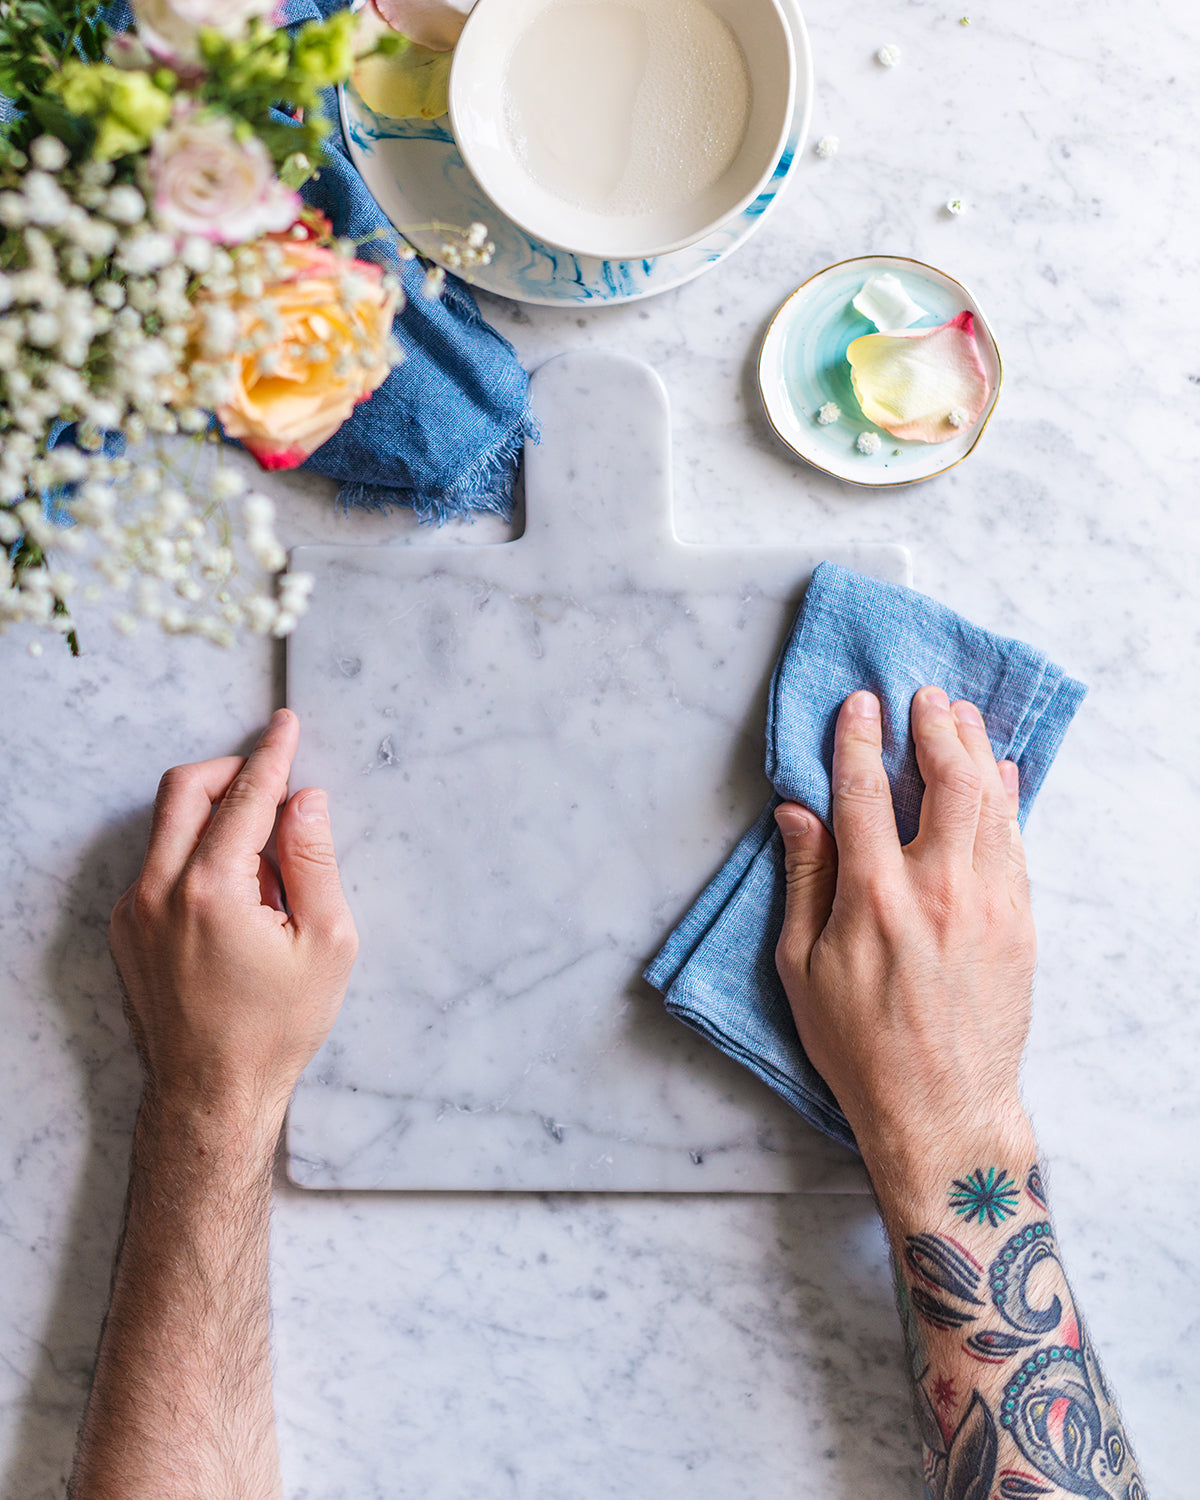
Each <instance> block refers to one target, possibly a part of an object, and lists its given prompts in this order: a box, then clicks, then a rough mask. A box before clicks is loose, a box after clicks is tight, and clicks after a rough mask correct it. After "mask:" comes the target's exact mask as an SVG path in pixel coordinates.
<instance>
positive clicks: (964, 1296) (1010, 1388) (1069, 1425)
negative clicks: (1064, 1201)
mask: <svg viewBox="0 0 1200 1500" xmlns="http://www.w3.org/2000/svg"><path fill="white" fill-rule="evenodd" d="M1020 1180H1021V1179H1020V1177H1019V1176H1017V1177H1014V1176H1013V1175H1012V1174H1011V1173H1010V1172H1009V1171H1008V1170H1007V1169H1005V1168H1004V1167H999V1166H988V1167H975V1168H974V1169H972V1170H971V1171H970V1172H967V1173H965V1174H964V1175H963V1176H962V1177H958V1178H955V1179H954V1181H953V1182H952V1183H951V1184H950V1186H949V1189H948V1193H947V1200H946V1204H947V1212H946V1215H945V1218H944V1221H943V1225H942V1229H941V1230H940V1231H938V1232H931V1231H925V1232H923V1233H919V1234H909V1235H907V1236H905V1237H904V1238H903V1242H902V1245H901V1246H900V1254H899V1255H898V1257H897V1262H896V1287H897V1299H898V1302H899V1306H900V1316H901V1319H902V1321H903V1323H904V1328H905V1338H906V1342H907V1344H908V1349H909V1355H910V1358H911V1360H912V1370H913V1379H914V1382H915V1387H916V1403H917V1421H918V1425H919V1427H920V1431H921V1439H922V1447H923V1454H924V1467H925V1483H926V1488H927V1494H928V1496H929V1497H931V1500H1038V1497H1041V1496H1048V1497H1052V1500H1053V1497H1067V1496H1075V1495H1079V1496H1084V1497H1087V1500H1145V1489H1144V1488H1143V1485H1142V1481H1141V1478H1140V1477H1139V1475H1138V1472H1137V1466H1136V1463H1135V1460H1134V1457H1133V1454H1132V1452H1131V1451H1130V1448H1129V1444H1128V1442H1127V1441H1126V1438H1125V1433H1124V1429H1123V1427H1122V1424H1121V1418H1120V1414H1119V1413H1118V1411H1117V1408H1116V1405H1115V1403H1114V1402H1113V1399H1112V1396H1111V1395H1110V1394H1109V1390H1108V1387H1107V1386H1106V1385H1105V1383H1104V1376H1103V1375H1102V1374H1101V1371H1100V1366H1099V1364H1098V1362H1097V1360H1096V1357H1095V1353H1094V1351H1093V1349H1092V1346H1091V1343H1090V1341H1089V1340H1088V1338H1087V1335H1086V1333H1085V1331H1084V1327H1083V1323H1082V1321H1081V1320H1080V1318H1079V1316H1078V1314H1077V1312H1076V1310H1075V1305H1074V1302H1073V1300H1072V1297H1071V1289H1070V1287H1069V1286H1068V1285H1067V1279H1066V1276H1065V1274H1064V1272H1063V1268H1062V1262H1061V1260H1060V1259H1059V1254H1058V1246H1057V1243H1056V1241H1055V1237H1054V1229H1053V1227H1052V1225H1051V1224H1050V1221H1049V1219H1048V1218H1046V1217H1045V1214H1046V1195H1045V1191H1044V1189H1043V1187H1042V1179H1041V1175H1040V1173H1039V1171H1038V1169H1037V1167H1036V1166H1033V1167H1031V1168H1030V1169H1029V1171H1028V1173H1027V1174H1026V1176H1025V1182H1024V1190H1023V1191H1022V1189H1021V1188H1020V1187H1019V1186H1018V1183H1019V1182H1020Z"/></svg>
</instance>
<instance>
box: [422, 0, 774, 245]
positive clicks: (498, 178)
mask: <svg viewBox="0 0 1200 1500" xmlns="http://www.w3.org/2000/svg"><path fill="white" fill-rule="evenodd" d="M571 3H573V0H477V3H476V5H475V8H474V9H473V10H472V12H471V14H470V15H469V16H468V18H467V23H466V25H465V27H464V28H463V32H462V36H461V37H460V38H459V41H458V45H457V46H456V48H455V51H454V62H453V65H452V68H451V73H450V122H451V125H452V127H453V130H454V137H455V140H456V141H457V143H458V148H459V151H460V152H461V153H462V156H463V158H464V160H465V161H466V164H467V166H468V168H469V169H470V171H471V173H472V175H473V176H474V177H475V179H476V180H477V182H478V183H479V185H480V187H481V188H482V189H483V190H484V192H485V193H486V194H487V195H488V197H489V198H490V199H491V200H492V202H493V203H495V204H496V206H497V207H498V208H500V209H501V210H502V211H503V212H504V213H505V214H507V215H508V217H509V218H510V219H512V220H513V221H514V222H515V223H517V224H518V225H520V227H521V228H522V229H524V230H525V231H526V233H527V234H529V235H531V236H533V237H534V238H535V239H539V240H543V241H545V242H546V243H547V244H549V245H554V246H557V247H559V248H560V249H564V250H569V251H572V252H573V253H574V254H576V255H584V256H596V257H598V258H600V259H602V260H618V261H619V260H649V259H651V258H653V257H654V256H657V255H667V254H669V253H670V252H672V251H675V250H681V249H683V248H684V247H685V246H687V245H692V244H695V243H696V241H697V240H700V239H703V238H704V237H705V236H706V235H708V234H711V233H712V231H713V230H715V229H716V228H718V227H719V226H720V225H721V224H723V223H725V222H726V221H727V220H728V219H731V218H732V217H733V216H734V215H736V214H738V213H740V212H741V211H742V210H743V209H744V208H745V207H746V206H747V204H749V203H751V202H753V200H754V199H755V197H757V195H758V194H759V193H760V192H761V191H762V189H763V188H764V187H765V186H766V184H767V182H768V181H769V180H770V177H771V174H772V172H773V171H774V169H775V166H776V163H777V162H778V161H779V157H780V154H781V153H782V151H783V149H784V147H785V145H786V143H787V135H788V127H789V124H790V121H791V116H792V107H793V99H794V94H795V88H796V76H795V75H796V59H795V50H794V48H793V45H792V35H791V30H790V28H789V26H788V24H787V21H786V19H785V17H784V15H783V13H782V11H781V10H780V7H779V4H778V0H705V4H706V5H707V7H708V9H709V10H710V11H712V12H713V13H714V14H715V15H716V16H718V17H719V18H720V19H721V20H722V21H724V22H725V24H726V26H728V28H729V30H730V31H731V32H732V33H733V35H734V37H735V38H736V40H737V42H738V45H739V46H740V48H741V51H742V56H743V58H744V60H745V63H746V69H747V73H748V75H749V82H750V91H751V97H750V106H749V115H748V119H747V123H746V130H745V134H744V136H743V137H742V142H741V146H740V147H739V148H738V150H737V153H736V155H735V156H734V158H733V160H732V161H731V163H730V164H729V166H728V167H727V168H726V170H725V171H724V172H723V173H722V175H721V176H720V178H718V180H717V181H716V182H714V183H713V184H712V185H711V186H710V187H708V188H707V189H705V190H704V191H703V192H701V193H700V194H699V195H698V196H696V197H692V198H689V199H687V200H686V201H685V202H683V203H682V204H679V205H675V206H656V207H654V208H651V209H650V210H649V211H647V212H633V213H622V214H614V213H605V212H597V211H595V210H594V209H591V208H588V207H585V206H581V205H577V204H574V203H571V202H569V201H567V199H566V198H564V197H561V196H559V194H558V193H556V192H553V191H552V190H551V189H550V188H548V187H546V186H544V185H543V184H542V183H541V182H539V181H538V179H537V178H536V177H534V176H533V175H532V174H531V172H530V169H529V167H528V166H527V165H526V164H525V162H524V161H522V160H521V159H520V155H519V153H518V151H517V148H516V147H515V145H514V143H513V139H512V135H511V132H510V129H509V127H508V125H507V123H506V118H505V110H506V76H507V73H508V65H509V59H510V58H511V57H512V55H513V52H514V49H515V48H516V47H517V45H518V44H519V42H520V40H521V38H522V36H523V35H524V34H525V33H526V32H527V31H528V29H529V27H530V26H531V25H532V24H533V23H534V22H535V21H537V20H538V18H539V17H541V16H542V14H543V12H545V11H546V10H548V9H549V8H550V7H551V6H554V7H561V6H564V5H567V4H571Z"/></svg>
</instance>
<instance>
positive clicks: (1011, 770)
mask: <svg viewBox="0 0 1200 1500" xmlns="http://www.w3.org/2000/svg"><path fill="white" fill-rule="evenodd" d="M999 771H1000V781H1001V784H1002V785H1003V787H1004V790H1005V791H1006V792H1007V793H1008V795H1009V796H1010V797H1013V796H1015V795H1016V793H1017V792H1018V791H1019V789H1020V785H1021V773H1020V772H1019V771H1018V770H1017V768H1016V766H1015V765H1013V763H1012V761H1011V760H1002V761H1001V762H1000V766H999Z"/></svg>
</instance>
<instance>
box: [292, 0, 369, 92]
mask: <svg viewBox="0 0 1200 1500" xmlns="http://www.w3.org/2000/svg"><path fill="white" fill-rule="evenodd" d="M357 24H358V23H357V19H356V17H355V16H354V15H353V14H352V13H351V12H350V11H348V10H339V11H336V12H335V13H334V14H333V15H332V16H330V17H329V19H328V20H327V21H321V22H318V23H316V24H315V25H309V26H306V27H304V29H303V30H302V31H300V32H298V33H297V35H296V39H295V41H294V42H293V44H292V62H293V65H294V66H295V68H296V69H297V71H298V72H299V73H301V74H302V75H303V77H304V78H305V79H306V80H307V81H308V82H309V83H311V84H312V85H313V86H314V87H315V88H319V89H323V88H328V87H329V86H330V85H331V84H334V83H341V82H343V81H344V80H345V79H347V78H349V76H350V70H351V68H353V66H354V31H355V27H356V26H357Z"/></svg>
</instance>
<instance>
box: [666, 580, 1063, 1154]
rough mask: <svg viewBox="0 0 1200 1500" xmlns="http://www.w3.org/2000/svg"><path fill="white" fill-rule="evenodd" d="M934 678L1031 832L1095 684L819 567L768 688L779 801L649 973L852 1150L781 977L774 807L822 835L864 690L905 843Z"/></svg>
mask: <svg viewBox="0 0 1200 1500" xmlns="http://www.w3.org/2000/svg"><path fill="white" fill-rule="evenodd" d="M927 683H936V684H937V685H938V686H940V687H942V688H944V689H945V690H946V692H947V693H948V694H949V696H950V698H951V700H954V699H957V698H967V699H969V700H970V701H971V702H973V703H976V704H978V706H979V708H980V710H981V712H982V713H983V717H984V721H985V723H986V724H987V728H988V734H989V737H990V739H991V743H992V749H993V751H994V752H995V754H996V758H997V759H998V760H1001V759H1008V760H1012V761H1015V762H1016V764H1017V767H1018V769H1019V772H1020V798H1021V808H1020V820H1021V824H1022V826H1024V823H1025V819H1026V817H1027V816H1028V814H1029V809H1030V808H1031V806H1032V805H1033V801H1034V798H1035V797H1036V796H1037V794H1038V791H1039V789H1040V787H1041V784H1042V781H1043V780H1044V779H1045V776H1046V773H1047V771H1048V770H1049V769H1050V764H1051V762H1052V761H1053V759H1054V756H1055V754H1056V753H1057V751H1058V747H1059V745H1060V744H1061V743H1062V739H1063V735H1064V734H1065V733H1066V730H1067V726H1068V725H1069V724H1070V722H1071V719H1072V718H1073V717H1074V715H1075V712H1076V710H1077V709H1078V707H1079V705H1080V703H1081V702H1082V701H1083V698H1084V695H1085V693H1086V692H1087V689H1086V688H1085V687H1084V686H1083V684H1082V683H1079V682H1076V681H1074V680H1073V679H1072V678H1070V677H1068V676H1067V675H1066V674H1065V673H1064V672H1063V671H1062V669H1061V668H1060V667H1056V666H1055V665H1054V663H1053V662H1051V661H1050V660H1049V659H1048V658H1047V657H1045V656H1044V655H1043V654H1042V653H1041V652H1040V651H1035V650H1034V649H1033V647H1031V646H1026V645H1024V644H1023V643H1022V642H1021V641H1014V640H1009V639H1006V638H1005V637H1003V636H997V635H993V634H992V633H991V632H990V631H987V630H981V629H980V628H979V627H978V626H977V625H971V624H970V623H968V621H966V620H964V619H963V618H962V617H961V616H960V615H957V614H955V612H954V611H953V610H951V609H947V608H946V607H945V606H944V605H941V604H938V603H937V602H936V601H934V600H933V599H929V598H927V597H926V596H925V595H923V594H918V593H915V592H914V591H913V590H912V589H906V588H901V587H900V586H898V585H896V584H891V583H881V582H879V581H878V580H877V579H874V578H866V577H863V576H862V575H861V574H858V573H852V572H850V571H849V570H848V569H846V568H840V567H837V566H836V565H835V564H833V563H822V564H821V565H820V566H819V567H818V568H817V569H816V571H815V572H814V574H813V577H812V582H811V583H810V584H809V587H808V591H807V593H806V594H805V597H804V602H803V604H802V605H801V608H800V612H799V614H798V615H797V616H796V620H795V623H794V625H793V626H792V630H791V634H790V635H789V637H788V641H787V644H786V645H785V647H784V649H783V654H782V655H781V656H780V658H779V661H778V664H777V665H776V668H775V673H774V676H773V677H772V679H771V690H770V703H769V707H768V711H767V754H766V769H767V776H768V777H769V779H770V781H771V784H772V786H773V787H774V789H775V793H776V795H775V796H773V797H772V799H771V801H770V802H769V803H768V804H767V806H766V808H764V810H763V812H762V813H761V814H760V816H759V818H758V820H757V821H756V822H755V824H754V826H753V827H752V828H751V829H750V830H749V831H748V832H747V833H746V834H745V835H744V836H743V838H742V839H741V841H740V842H739V843H738V845H737V847H736V848H735V849H734V851H733V853H732V854H731V855H730V857H729V859H728V860H727V861H726V863H725V865H724V866H723V867H722V868H721V870H720V871H719V872H718V874H717V876H716V878H715V879H714V880H713V881H712V882H711V883H710V884H709V886H708V887H707V888H706V889H705V890H704V892H703V893H702V894H701V896H700V897H699V899H698V900H697V901H696V903H695V905H694V906H693V907H692V908H691V910H690V911H689V912H688V914H687V915H686V916H685V917H684V919H683V921H682V922H681V923H680V924H679V926H678V927H677V928H676V929H675V931H674V932H673V933H672V934H671V936H670V937H669V938H668V939H667V942H666V944H665V945H664V947H663V948H662V950H661V952H660V953H659V954H658V956H657V957H656V958H655V959H654V961H653V963H651V965H650V967H649V968H648V969H647V970H646V978H647V979H648V980H649V981H650V983H651V984H652V985H654V986H655V987H656V988H657V989H659V990H661V991H663V993H664V994H665V996H666V1004H667V1009H668V1011H670V1012H671V1014H672V1015H675V1016H678V1017H679V1018H680V1020H682V1021H686V1022H687V1024H688V1025H689V1026H692V1027H694V1028H695V1030H697V1031H698V1032H700V1033H701V1035H703V1036H706V1037H707V1038H708V1039H709V1041H711V1042H713V1043H714V1044H715V1045H716V1046H717V1047H719V1048H720V1049H721V1050H722V1051H723V1052H725V1053H727V1054H728V1055H729V1056H730V1057H733V1058H736V1059H737V1060H738V1061H739V1062H741V1063H743V1064H744V1065H745V1066H746V1067H748V1068H749V1069H750V1070H751V1072H753V1073H755V1074H757V1076H758V1077H759V1078H761V1079H762V1080H763V1081H764V1082H765V1083H768V1084H770V1085H771V1087H772V1088H773V1089H775V1090H776V1091H777V1092H778V1093H780V1094H782V1096H783V1097H784V1098H785V1099H786V1100H787V1101H788V1103H789V1104H790V1105H792V1107H793V1108H794V1109H796V1110H798V1111H799V1112H800V1113H801V1114H802V1115H803V1116H804V1117H805V1119H807V1120H808V1121H810V1122H811V1123H812V1124H813V1125H815V1126H816V1128H817V1129H818V1130H821V1131H823V1132H824V1133H825V1134H826V1135H829V1136H832V1137H833V1138H834V1140H837V1141H841V1142H843V1143H844V1144H845V1145H847V1146H851V1147H853V1146H854V1144H855V1143H854V1136H853V1133H852V1132H851V1130H850V1126H849V1125H848V1124H847V1122H846V1117H845V1116H844V1115H843V1114H842V1111H841V1110H840V1109H839V1108H838V1104H837V1101H836V1100H835V1099H834V1097H833V1095H832V1094H831V1093H830V1091H829V1089H828V1088H827V1086H826V1084H825V1082H824V1080H823V1079H822V1078H821V1076H820V1075H819V1074H818V1073H817V1071H816V1069H815V1068H814V1067H813V1065H812V1064H811V1063H810V1062H809V1060H808V1058H807V1057H806V1056H805V1055H804V1049H803V1048H802V1047H801V1045H800V1039H799V1037H798V1036H797V1035H796V1028H795V1025H794V1024H793V1021H792V1015H791V1010H790V1008H789V1006H788V1002H787V997H786V996H785V994H784V992H783V986H782V984H781V983H780V981H779V976H778V974H777V973H776V971H775V944H776V941H777V939H778V936H779V930H780V928H781V926H782V924H783V912H784V879H783V845H782V841H781V840H780V837H779V834H778V831H777V830H776V828H775V821H774V816H773V814H774V810H775V808H776V806H778V804H779V802H780V800H787V801H793V802H801V803H803V804H804V805H805V806H806V807H809V808H811V809H812V810H813V811H814V812H815V813H816V814H817V815H818V816H819V817H820V818H821V819H822V820H823V821H824V822H825V824H826V825H827V826H828V824H829V820H830V771H831V768H832V764H833V732H834V725H835V723H836V720H837V714H838V709H839V708H840V706H841V704H842V703H843V701H844V700H845V699H846V698H847V697H849V695H850V694H851V693H852V692H854V691H855V690H856V689H858V688H869V689H871V691H873V692H874V693H876V694H877V695H878V696H879V698H880V700H881V702H882V705H883V763H884V767H885V769H886V771H887V774H888V780H889V782H890V783H891V788H892V800H893V804H894V806H895V810H896V826H897V829H898V831H899V834H900V841H901V843H905V844H906V843H908V842H909V841H910V840H911V839H912V838H913V837H914V835H915V834H916V831H917V822H918V818H919V815H920V809H921V795H922V791H923V788H924V783H923V782H922V780H921V775H920V772H919V771H918V770H917V763H916V756H915V754H914V751H913V744H912V737H911V735H910V734H909V730H908V716H909V705H910V704H911V702H912V698H913V695H914V693H916V692H917V690H918V689H919V688H921V687H924V686H925V685H926V684H927Z"/></svg>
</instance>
